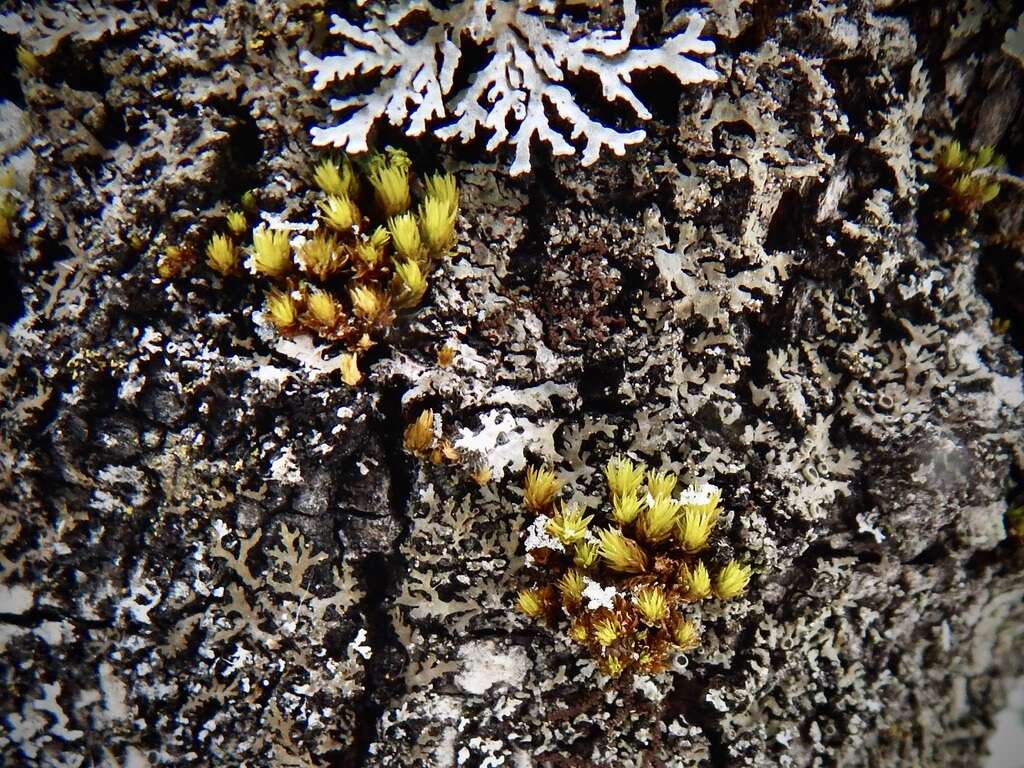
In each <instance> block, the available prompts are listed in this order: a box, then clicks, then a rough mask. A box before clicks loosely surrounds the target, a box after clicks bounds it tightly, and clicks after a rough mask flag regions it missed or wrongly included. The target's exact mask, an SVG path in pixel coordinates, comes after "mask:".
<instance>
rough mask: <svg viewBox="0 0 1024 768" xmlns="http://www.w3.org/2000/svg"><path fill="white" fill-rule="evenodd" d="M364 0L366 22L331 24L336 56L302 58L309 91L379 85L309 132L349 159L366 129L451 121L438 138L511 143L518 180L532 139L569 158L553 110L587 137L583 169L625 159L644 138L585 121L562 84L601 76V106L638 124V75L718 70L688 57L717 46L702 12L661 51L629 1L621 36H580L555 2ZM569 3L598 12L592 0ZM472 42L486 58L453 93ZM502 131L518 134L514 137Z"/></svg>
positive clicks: (348, 99)
mask: <svg viewBox="0 0 1024 768" xmlns="http://www.w3.org/2000/svg"><path fill="white" fill-rule="evenodd" d="M359 4H360V5H363V6H366V20H365V22H363V24H362V25H359V24H354V23H352V22H351V21H349V20H347V19H345V18H343V17H341V16H337V15H335V16H333V17H332V22H333V24H332V26H331V32H332V33H333V34H334V35H337V36H338V37H339V38H341V40H342V48H341V53H340V54H336V55H328V56H325V57H323V58H321V57H318V56H316V55H314V54H312V53H310V52H308V51H307V52H303V54H302V62H303V65H304V66H305V69H306V71H307V72H310V73H311V74H313V75H314V76H315V77H314V81H313V87H314V88H316V89H317V90H322V89H324V88H326V87H327V86H328V85H330V84H331V83H332V82H334V81H339V82H340V83H342V84H343V85H347V84H349V81H354V80H356V79H357V78H360V77H362V76H364V75H370V76H373V77H376V78H377V79H378V83H377V85H376V86H375V87H374V89H373V90H372V91H371V92H370V93H368V94H365V93H353V94H350V95H346V96H343V97H340V98H335V99H332V100H331V108H332V109H333V110H334V111H336V112H338V113H339V115H340V116H341V117H340V122H339V123H338V124H337V125H334V126H331V127H328V128H322V127H316V128H314V129H313V143H314V144H317V145H325V144H329V145H334V146H336V147H340V148H343V149H346V150H347V151H348V152H353V153H358V152H363V151H365V150H366V149H367V141H368V137H369V134H370V131H371V129H372V128H373V127H374V125H375V123H376V122H377V121H379V120H382V119H384V118H386V119H387V120H388V122H390V123H391V124H392V125H395V126H398V127H401V128H403V129H404V130H405V132H406V133H407V134H408V135H409V136H419V135H421V134H423V133H424V132H425V131H426V130H427V126H428V124H430V123H432V122H434V121H436V120H443V119H444V118H447V117H453V118H455V122H453V123H450V124H448V125H443V126H441V127H437V128H434V129H433V132H434V134H435V135H436V136H438V137H439V138H441V139H444V140H450V139H455V138H458V139H460V140H461V141H463V142H469V141H470V140H471V139H472V138H473V137H474V136H476V135H477V134H479V133H487V132H489V133H490V134H491V135H490V138H489V139H488V142H487V149H488V150H490V151H494V150H496V149H497V148H499V147H502V146H505V145H508V146H510V147H513V148H514V149H515V159H514V160H513V162H512V165H511V169H510V170H511V172H512V173H513V174H520V173H525V172H527V171H529V170H530V167H531V154H530V153H531V148H530V143H531V141H532V140H533V139H534V138H535V137H536V138H537V139H540V140H541V141H543V142H546V143H548V144H550V145H551V148H552V151H553V152H554V154H556V155H572V154H574V153H575V152H576V149H575V147H574V146H573V145H572V144H570V143H569V142H568V141H566V139H565V137H564V136H563V135H562V133H561V131H560V129H559V128H558V127H557V124H556V123H553V121H552V119H551V118H550V117H549V114H548V110H554V113H555V114H556V115H557V117H558V120H559V121H564V122H566V123H568V124H569V125H570V126H571V138H572V139H584V140H585V141H586V144H585V147H584V149H583V155H582V158H581V161H582V163H583V165H590V164H592V163H594V162H595V161H596V160H597V158H598V156H599V155H600V153H601V151H602V150H603V149H606V148H607V149H610V150H611V151H612V152H614V153H615V154H617V155H621V154H623V153H624V152H625V148H626V147H627V146H628V145H630V144H636V143H638V142H640V141H642V140H643V139H644V137H645V133H644V131H642V130H633V131H629V132H622V131H619V130H617V129H615V128H614V127H609V126H606V125H603V124H602V123H600V122H598V121H597V120H595V119H594V118H592V117H590V116H589V115H587V113H586V112H584V110H583V109H582V108H581V106H580V105H579V103H578V98H577V96H576V94H575V93H574V92H573V90H570V89H569V88H567V87H566V85H565V84H564V83H565V82H566V81H567V80H568V79H569V78H570V77H571V76H576V75H579V74H581V73H586V74H589V75H592V76H594V77H596V78H597V79H598V81H599V82H600V84H601V94H602V97H603V98H604V99H605V100H606V101H609V102H615V101H622V102H623V103H625V104H626V105H628V106H629V108H630V109H631V110H632V111H633V112H634V114H636V115H637V116H638V117H639V118H640V119H642V120H649V119H651V117H652V115H651V113H650V111H649V110H648V109H647V108H646V107H645V106H644V105H643V103H642V102H641V101H640V99H639V98H638V97H637V95H636V93H635V92H634V90H633V86H632V78H633V76H634V75H635V74H637V73H639V72H643V71H645V70H651V69H664V70H666V71H667V72H669V73H670V74H671V75H672V76H673V77H675V79H676V80H678V81H679V82H680V83H681V84H692V83H700V82H709V81H713V80H715V79H716V78H717V75H716V73H715V72H714V71H712V70H711V69H709V68H708V67H706V66H704V65H702V64H700V63H698V62H697V61H694V60H693V58H691V56H693V55H695V54H696V55H708V54H711V53H714V50H715V47H714V44H713V43H711V42H710V41H708V40H703V39H701V38H700V32H701V28H702V27H703V20H702V19H701V18H700V17H699V16H697V15H692V14H691V15H688V16H686V17H685V20H686V29H685V30H684V31H683V32H680V33H678V34H675V35H671V36H669V37H668V38H667V39H665V40H664V41H663V42H662V43H661V45H660V46H658V47H656V48H639V47H636V46H635V45H634V44H633V38H634V35H635V33H636V28H637V24H638V21H639V14H638V13H637V3H636V0H625V2H624V3H623V4H622V21H621V27H620V28H619V29H618V30H608V29H604V28H603V27H600V26H597V27H596V28H595V27H591V28H584V30H583V32H582V33H581V34H573V33H572V32H570V31H568V30H562V29H559V28H558V27H557V26H556V25H555V22H556V21H557V20H558V17H559V16H560V15H561V11H560V10H559V9H558V8H557V7H556V3H554V2H551V1H550V0H541V2H535V1H531V2H525V3H524V2H519V0H460V1H459V2H456V3H451V4H447V5H440V4H437V3H435V2H433V0H429V1H427V2H404V1H400V2H388V3H366V2H365V1H364V2H361V3H359ZM573 4H574V5H579V6H586V7H598V6H600V5H601V3H600V2H599V0H576V2H575V3H573ZM423 14H425V15H426V17H427V20H428V21H427V23H426V24H425V25H423V27H422V31H421V32H416V31H411V30H413V28H414V27H413V25H412V23H411V20H412V18H413V17H414V16H421V15H423ZM676 21H677V22H678V20H676ZM407 28H408V29H409V30H410V31H407ZM469 45H475V46H479V47H482V48H483V49H484V50H485V51H486V53H487V60H486V62H485V63H484V64H483V66H482V67H481V68H480V69H479V70H478V71H476V72H474V73H473V75H472V76H471V78H470V80H469V83H468V84H467V85H466V86H465V88H464V89H463V90H461V91H459V92H458V93H456V94H454V95H453V93H452V92H453V90H454V89H455V84H456V80H455V75H456V71H457V69H458V68H459V66H460V64H461V63H462V62H463V60H464V57H463V50H464V48H465V47H467V46H469ZM466 58H468V57H466ZM410 109H411V112H410ZM509 124H511V125H512V126H514V128H513V130H514V132H513V133H512V134H511V135H510V132H509Z"/></svg>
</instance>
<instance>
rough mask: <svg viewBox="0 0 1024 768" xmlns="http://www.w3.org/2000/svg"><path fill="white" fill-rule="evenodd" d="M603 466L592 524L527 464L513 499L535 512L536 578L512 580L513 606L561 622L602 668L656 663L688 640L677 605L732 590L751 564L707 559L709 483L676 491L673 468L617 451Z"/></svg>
mask: <svg viewBox="0 0 1024 768" xmlns="http://www.w3.org/2000/svg"><path fill="white" fill-rule="evenodd" d="M605 476H606V478H607V482H608V505H607V508H606V509H605V510H604V511H603V513H602V514H601V517H602V519H600V520H599V521H598V522H597V523H596V524H595V523H594V520H595V518H596V517H598V513H596V512H594V513H592V514H586V513H587V512H589V510H584V509H582V508H581V507H579V506H578V505H575V504H565V503H564V502H560V501H559V500H558V496H559V492H560V490H561V483H560V482H559V481H558V480H557V478H556V477H555V475H554V473H553V472H551V471H550V470H547V469H529V470H527V474H526V487H525V490H524V494H523V502H524V504H525V505H526V507H527V509H528V510H529V511H530V512H531V513H533V514H535V515H536V517H535V519H534V521H533V523H532V524H531V525H530V527H529V533H528V536H527V540H526V550H527V554H528V557H529V560H530V562H531V563H532V564H533V565H535V566H536V569H537V574H538V577H539V581H540V586H537V587H532V588H527V589H522V590H520V592H519V599H518V608H519V610H520V611H522V612H523V613H524V614H526V615H527V616H529V617H531V618H541V619H544V620H546V621H548V622H549V623H552V624H564V623H567V628H566V631H567V633H568V635H569V638H570V639H571V640H572V641H573V642H575V643H576V644H578V645H579V646H580V647H581V648H582V649H584V650H585V651H586V652H587V653H588V654H589V655H590V656H591V657H592V658H593V659H594V661H595V662H596V663H597V665H598V668H599V669H600V670H601V671H602V672H603V673H604V674H606V675H608V676H609V677H618V676H620V675H622V674H623V673H628V672H639V673H655V672H659V671H662V670H665V669H667V668H668V667H669V666H670V662H671V657H672V655H673V654H675V653H678V652H682V651H687V650H690V649H692V648H694V647H696V646H697V645H698V631H697V627H696V625H695V623H694V622H693V621H692V620H691V619H688V618H687V617H686V616H684V613H685V610H686V608H687V607H688V606H690V605H692V604H694V603H697V602H699V601H701V600H705V599H707V598H710V597H712V596H714V597H717V598H718V599H720V600H729V599H732V598H735V597H738V596H739V595H741V594H742V593H743V592H744V590H745V589H746V587H747V584H748V582H749V581H750V575H751V570H750V567H749V566H746V565H742V564H740V563H738V562H736V561H735V560H729V561H728V562H726V563H724V564H722V565H721V566H720V567H717V568H715V567H714V562H715V560H716V558H715V556H714V553H713V552H712V551H711V548H712V544H713V539H712V533H713V531H714V528H715V524H716V523H717V522H718V519H719V517H720V515H721V507H720V502H721V492H720V491H719V490H718V489H717V488H715V487H714V486H712V485H706V484H705V485H691V486H690V487H688V488H685V489H683V490H682V491H680V492H676V485H677V484H678V478H677V476H676V475H674V474H672V473H670V472H653V471H650V470H648V469H647V468H646V467H645V465H644V464H643V463H642V462H639V463H634V462H632V461H631V460H630V459H628V458H623V457H617V458H614V459H612V460H611V461H610V462H609V463H608V465H607V467H606V468H605ZM709 565H711V566H712V568H710V569H709ZM712 571H715V575H714V576H712V575H711V574H712Z"/></svg>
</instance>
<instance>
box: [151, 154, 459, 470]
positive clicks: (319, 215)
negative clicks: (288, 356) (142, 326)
mask: <svg viewBox="0 0 1024 768" xmlns="http://www.w3.org/2000/svg"><path fill="white" fill-rule="evenodd" d="M360 176H361V177H362V182H363V183H361V180H360ZM312 180H313V183H314V184H315V185H316V186H317V187H318V188H319V190H320V192H321V193H322V196H321V197H320V199H319V200H317V201H316V202H315V204H316V210H315V211H313V212H311V219H312V221H311V222H309V223H308V224H306V223H304V222H303V226H299V227H291V226H289V227H287V228H286V227H282V226H278V225H274V224H272V223H271V224H267V223H262V224H259V225H258V226H256V227H255V228H251V227H250V218H249V216H250V215H253V214H254V213H255V212H256V202H257V201H256V195H255V194H254V193H252V192H250V193H246V195H245V196H244V198H243V200H242V205H241V207H242V209H243V210H232V211H230V212H229V213H228V214H227V215H226V217H225V219H224V226H225V229H226V232H223V233H215V234H213V235H212V236H211V237H210V239H209V241H208V242H207V244H206V247H205V252H206V257H207V259H206V261H207V264H208V266H209V267H210V268H211V269H213V270H214V271H216V272H217V273H219V274H221V275H224V276H228V275H235V274H241V273H242V271H243V270H242V266H243V262H244V267H245V269H246V270H247V271H248V272H249V273H251V274H252V275H254V276H256V277H260V278H264V279H266V280H268V281H269V282H270V283H271V290H270V291H269V292H268V293H267V299H266V305H265V310H264V313H263V316H264V317H265V318H266V321H267V322H268V323H269V324H270V325H271V326H273V327H274V328H275V329H276V330H277V331H278V332H279V333H281V334H282V335H285V336H294V335H296V334H301V333H309V334H313V335H315V336H317V337H319V338H321V339H324V340H327V341H337V342H341V343H343V344H345V345H346V346H347V347H348V348H349V350H350V351H352V352H353V353H354V352H357V351H363V350H365V349H367V348H369V347H370V346H372V345H373V344H374V343H375V340H377V339H379V338H380V337H381V336H383V335H384V334H385V333H386V332H387V330H388V328H389V327H391V326H392V325H393V324H394V322H395V320H396V318H397V317H398V315H399V313H401V312H408V311H410V310H412V309H415V308H416V307H418V306H419V305H420V304H421V303H422V301H423V298H424V296H425V295H426V293H427V291H428V290H429V287H430V275H431V274H432V273H433V271H434V269H435V268H436V266H437V265H438V263H439V262H440V261H441V260H442V259H444V258H446V257H447V256H448V255H449V254H450V252H451V250H452V248H453V247H454V245H455V241H456V235H455V222H456V220H457V218H458V188H457V185H456V182H455V177H454V176H452V175H451V174H434V175H432V176H428V177H427V178H426V179H424V181H423V184H422V194H420V195H419V196H417V195H416V194H415V193H416V191H417V189H419V188H420V187H419V186H418V185H417V183H416V179H415V176H414V174H413V172H412V164H411V162H410V160H409V157H408V155H406V153H405V152H403V151H401V150H398V149H394V148H392V147H388V148H387V149H386V150H385V151H384V152H381V153H372V154H371V155H369V156H368V157H367V158H365V159H363V160H361V161H356V162H353V161H352V160H350V159H349V158H347V157H345V158H341V159H340V160H335V159H331V158H328V159H325V160H322V161H321V162H319V163H318V164H317V165H316V167H315V169H314V170H313V173H312ZM414 197H418V199H417V200H414ZM246 239H248V240H249V242H248V243H246V242H245V240H246ZM172 261H173V260H168V259H166V258H165V259H164V262H166V263H167V264H168V265H171V262H172ZM172 266H173V265H172ZM158 269H160V270H161V274H163V273H164V272H167V273H168V275H170V274H171V273H172V272H174V273H175V274H176V273H177V272H176V271H175V270H172V269H171V268H170V267H169V266H168V267H167V268H164V267H163V266H158ZM341 374H342V377H343V380H344V381H346V382H347V383H350V384H353V385H354V384H355V383H356V382H358V381H359V380H360V379H361V378H362V375H361V374H360V373H359V371H358V367H357V365H356V360H355V358H354V357H353V358H352V359H351V361H349V362H348V363H347V364H346V365H344V366H343V368H342V371H341ZM438 450H440V451H441V456H442V459H444V458H447V456H449V455H451V454H454V449H451V448H448V449H447V450H441V449H440V448H439V449H438Z"/></svg>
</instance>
